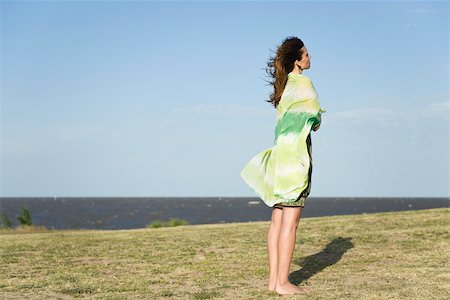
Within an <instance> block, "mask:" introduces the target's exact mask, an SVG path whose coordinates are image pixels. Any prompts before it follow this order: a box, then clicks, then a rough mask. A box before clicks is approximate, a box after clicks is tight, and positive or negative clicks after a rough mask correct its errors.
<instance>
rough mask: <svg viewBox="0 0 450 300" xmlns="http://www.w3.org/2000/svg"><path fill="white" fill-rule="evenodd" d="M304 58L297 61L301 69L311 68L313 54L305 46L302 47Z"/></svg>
mask: <svg viewBox="0 0 450 300" xmlns="http://www.w3.org/2000/svg"><path fill="white" fill-rule="evenodd" d="M302 49H303V53H302V60H300V61H299V60H296V63H297V64H298V65H299V67H301V69H309V67H310V66H311V56H310V55H309V53H308V49H306V47H305V46H303V47H302Z"/></svg>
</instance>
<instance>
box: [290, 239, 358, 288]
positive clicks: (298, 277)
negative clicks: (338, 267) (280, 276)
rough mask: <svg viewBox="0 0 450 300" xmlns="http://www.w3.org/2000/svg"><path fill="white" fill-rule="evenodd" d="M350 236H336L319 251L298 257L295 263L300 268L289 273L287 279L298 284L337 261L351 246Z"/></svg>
mask: <svg viewBox="0 0 450 300" xmlns="http://www.w3.org/2000/svg"><path fill="white" fill-rule="evenodd" d="M351 239H352V238H342V237H339V238H336V239H334V240H333V241H331V242H330V243H329V244H328V245H327V246H326V247H325V249H323V250H322V251H321V252H319V253H316V254H314V255H310V256H308V257H303V258H301V259H299V260H298V261H297V262H296V263H297V264H298V265H300V266H302V268H301V269H300V270H297V271H295V272H292V273H291V274H289V281H290V282H291V283H293V284H295V285H299V284H300V283H301V282H302V281H306V280H308V279H309V278H311V277H312V276H314V275H315V274H317V273H319V272H320V271H322V270H323V269H325V268H326V267H328V266H331V265H333V264H335V263H337V262H338V261H339V260H340V259H341V257H342V255H344V253H345V252H346V251H347V250H349V249H351V248H353V247H354V245H353V243H352V242H351Z"/></svg>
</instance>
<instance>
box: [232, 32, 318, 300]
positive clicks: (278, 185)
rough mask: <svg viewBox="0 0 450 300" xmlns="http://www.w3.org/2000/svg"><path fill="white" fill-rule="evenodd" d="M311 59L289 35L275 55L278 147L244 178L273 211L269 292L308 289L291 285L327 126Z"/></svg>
mask: <svg viewBox="0 0 450 300" xmlns="http://www.w3.org/2000/svg"><path fill="white" fill-rule="evenodd" d="M310 59H311V56H310V55H309V53H308V50H307V49H306V47H305V46H304V44H303V42H302V41H301V40H300V39H299V38H297V37H287V38H286V39H284V40H283V42H282V43H281V45H280V46H279V47H278V49H277V51H276V55H275V57H270V59H269V61H268V63H267V69H266V70H267V73H268V74H269V75H270V76H271V77H272V79H273V80H272V81H271V82H270V84H272V85H273V88H274V90H273V92H272V93H271V94H270V100H268V101H267V102H270V103H271V104H272V105H273V106H274V107H275V108H276V110H277V113H276V127H275V139H274V146H273V147H271V148H268V149H265V150H263V151H261V152H260V153H258V154H256V155H255V156H254V157H253V158H252V159H251V160H250V161H249V162H248V163H247V164H246V165H245V167H244V168H243V169H242V171H241V174H240V175H241V177H242V178H243V179H244V181H245V182H246V183H247V184H248V185H249V187H250V188H251V189H252V190H253V191H254V192H255V193H256V194H258V195H259V196H260V197H261V199H262V200H263V201H264V202H265V204H266V205H267V206H269V207H271V208H272V221H271V224H270V227H269V230H268V234H267V240H268V242H267V250H268V257H269V284H268V290H269V291H275V292H277V293H278V294H282V295H287V294H296V293H300V292H303V291H305V289H304V288H301V287H299V286H296V285H294V284H292V283H290V282H289V281H288V275H289V268H290V264H291V260H292V255H293V252H294V249H295V241H296V232H297V227H298V223H299V221H300V216H301V212H302V209H303V207H304V205H305V200H306V198H307V197H308V195H309V193H310V190H311V175H312V144H311V130H313V131H317V130H318V129H319V127H320V124H321V114H322V113H323V112H325V110H324V109H322V108H321V107H320V103H319V98H318V95H317V93H316V91H315V88H314V86H313V83H312V81H311V80H310V79H309V78H308V77H307V76H305V75H304V74H302V73H303V70H305V69H309V68H310Z"/></svg>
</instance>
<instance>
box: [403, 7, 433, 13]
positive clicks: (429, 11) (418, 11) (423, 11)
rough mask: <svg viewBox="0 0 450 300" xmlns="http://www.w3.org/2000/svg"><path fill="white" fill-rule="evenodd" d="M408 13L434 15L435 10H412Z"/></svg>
mask: <svg viewBox="0 0 450 300" xmlns="http://www.w3.org/2000/svg"><path fill="white" fill-rule="evenodd" d="M406 12H408V13H411V14H434V13H435V10H434V9H431V8H410V9H407V10H406Z"/></svg>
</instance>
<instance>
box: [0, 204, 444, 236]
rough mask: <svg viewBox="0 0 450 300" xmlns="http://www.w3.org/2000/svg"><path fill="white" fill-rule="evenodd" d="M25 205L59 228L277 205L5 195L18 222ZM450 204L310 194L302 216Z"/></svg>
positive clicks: (246, 218)
mask: <svg viewBox="0 0 450 300" xmlns="http://www.w3.org/2000/svg"><path fill="white" fill-rule="evenodd" d="M22 207H25V208H27V209H28V210H29V211H30V214H31V218H32V222H33V224H35V225H43V226H46V227H47V228H54V229H132V228H144V227H146V225H147V224H149V223H151V222H153V221H155V220H170V219H171V218H178V219H185V220H187V221H188V222H189V223H190V224H213V223H230V222H252V221H269V220H270V217H271V213H272V208H270V207H268V206H266V205H265V204H264V202H262V201H261V200H260V199H259V198H253V197H186V198H183V197H86V198H82V197H0V212H5V213H6V215H7V216H8V218H9V219H10V221H11V222H12V224H13V226H17V225H19V224H20V223H19V221H18V220H17V219H16V216H18V215H21V214H22ZM440 207H450V198H449V197H443V198H433V197H430V198H427V197H420V198H419V197H404V198H403V197H399V198H378V197H372V198H370V197H367V198H366V197H356V198H355V197H328V198H322V197H309V198H308V199H307V200H306V203H305V207H304V208H303V211H302V214H301V218H308V217H319V216H332V215H347V214H361V213H376V212H387V211H403V210H418V209H429V208H440Z"/></svg>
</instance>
